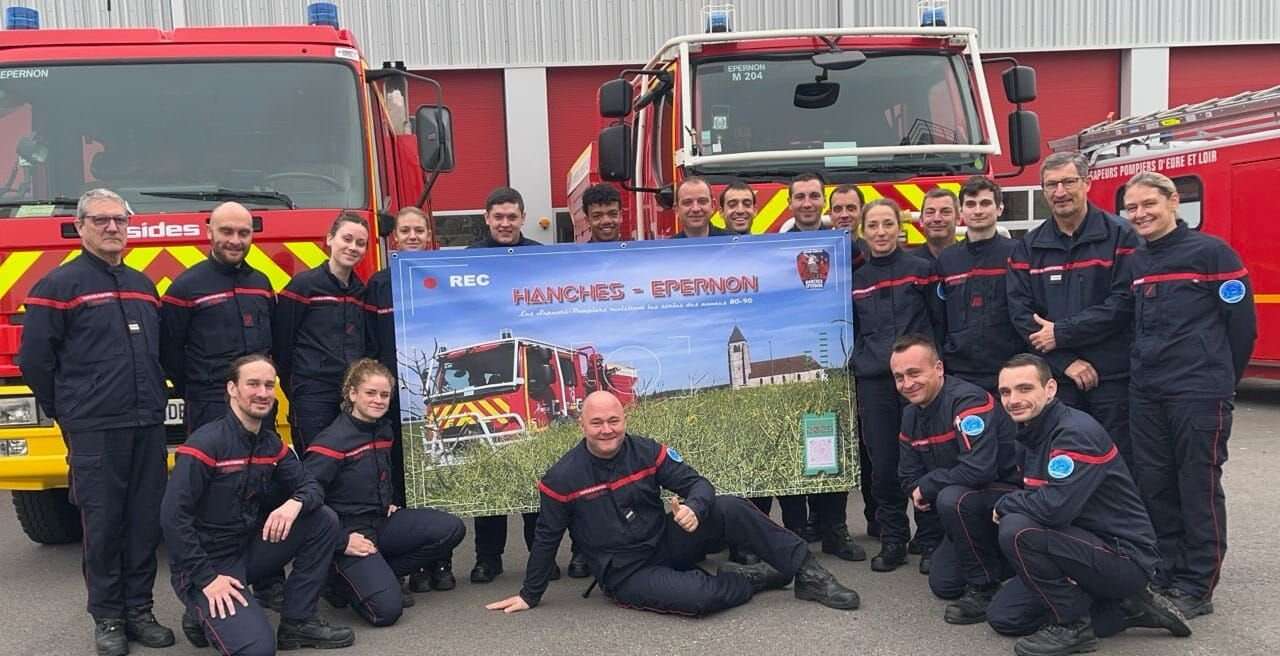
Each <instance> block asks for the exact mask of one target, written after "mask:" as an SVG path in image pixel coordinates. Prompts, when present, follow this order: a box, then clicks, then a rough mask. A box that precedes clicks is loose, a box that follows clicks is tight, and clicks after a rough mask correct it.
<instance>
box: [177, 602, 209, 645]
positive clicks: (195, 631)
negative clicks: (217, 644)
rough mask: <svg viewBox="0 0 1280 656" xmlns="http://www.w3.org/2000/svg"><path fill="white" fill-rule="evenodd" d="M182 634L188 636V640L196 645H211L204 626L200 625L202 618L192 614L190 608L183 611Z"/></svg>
mask: <svg viewBox="0 0 1280 656" xmlns="http://www.w3.org/2000/svg"><path fill="white" fill-rule="evenodd" d="M182 635H185V636H187V642H189V643H191V644H192V645H195V646H196V647H200V648H204V647H208V646H209V638H208V637H207V636H205V634H204V627H203V626H201V625H200V620H197V619H196V616H195V615H192V614H191V610H190V609H188V610H187V611H185V612H183V613H182Z"/></svg>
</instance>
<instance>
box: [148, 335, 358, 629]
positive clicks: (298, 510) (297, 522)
mask: <svg viewBox="0 0 1280 656" xmlns="http://www.w3.org/2000/svg"><path fill="white" fill-rule="evenodd" d="M275 379H276V369H275V367H274V366H272V364H271V360H269V359H268V358H267V356H265V355H260V354H253V355H246V356H244V357H241V358H239V359H237V360H236V361H235V362H233V363H231V365H230V367H229V371H228V374H227V382H226V385H225V389H226V392H227V397H228V401H229V403H230V410H229V412H227V413H225V414H224V415H223V417H222V419H220V420H217V421H214V422H212V423H209V424H205V425H204V426H201V427H200V428H198V429H196V431H195V432H194V433H192V434H191V437H189V438H187V441H186V442H185V443H184V444H183V445H182V446H180V447H178V449H177V452H176V453H175V455H174V465H173V475H172V477H171V479H170V480H169V486H168V488H167V489H166V490H165V492H164V501H163V502H162V504H161V524H162V525H163V527H164V537H165V544H166V545H167V546H168V549H169V564H170V566H169V569H170V571H171V579H172V582H173V590H174V592H175V593H177V595H178V599H179V600H180V601H181V602H182V604H183V606H184V607H185V609H186V610H185V612H184V613H183V616H182V632H183V633H184V634H186V636H187V639H188V640H190V641H191V644H193V645H195V646H197V647H206V646H209V645H210V644H212V645H213V646H214V647H215V648H216V649H217V650H218V651H220V652H221V653H223V654H274V653H275V652H276V648H277V646H278V647H279V648H280V649H282V650H283V649H298V648H302V647H318V648H335V647H346V646H349V645H351V644H352V642H354V640H355V634H354V633H352V631H351V629H349V628H346V627H340V626H330V625H329V624H328V623H326V622H325V621H324V620H322V619H320V617H319V615H318V614H317V605H318V603H319V600H320V587H321V585H323V583H324V580H325V576H326V575H327V572H328V570H329V564H330V563H331V562H332V559H333V555H334V551H335V549H337V546H338V539H339V532H338V518H337V516H336V515H334V513H333V511H332V510H330V509H329V508H327V507H325V506H324V491H323V490H322V489H321V488H320V485H319V484H318V483H316V481H315V479H313V478H311V476H310V475H308V474H307V472H306V470H305V469H303V467H302V463H301V462H300V461H299V460H298V456H296V455H294V453H293V451H291V450H290V449H289V447H288V445H286V444H285V443H284V441H283V440H281V439H280V436H279V435H277V434H276V432H275V430H274V428H273V427H272V426H271V425H270V424H269V423H267V422H266V421H264V420H265V419H266V418H268V417H270V416H271V408H272V407H273V406H274V405H275ZM276 487H279V488H282V489H284V490H285V491H286V493H287V494H288V495H289V497H288V499H287V500H285V501H284V502H283V503H281V504H280V505H279V506H278V507H275V508H274V509H272V507H273V506H275V503H276V502H275V501H274V500H273V499H272V497H273V491H274V488H276ZM269 509H270V513H268V510H269ZM290 561H292V562H293V567H292V569H291V571H290V574H289V578H288V580H287V581H286V582H285V593H284V595H285V599H284V609H283V610H282V611H281V613H280V628H279V631H278V632H276V633H275V635H273V632H272V630H271V624H270V623H269V622H268V621H267V615H266V612H265V611H264V610H263V607H262V606H260V605H259V604H258V601H257V599H256V598H255V597H254V596H253V595H250V594H247V591H246V589H245V586H247V585H249V584H250V583H252V582H254V581H255V580H257V579H259V578H261V577H267V576H273V575H274V574H275V573H276V572H277V571H279V570H281V569H282V568H283V567H284V566H285V564H287V563H289V562H290ZM237 606H238V607H237Z"/></svg>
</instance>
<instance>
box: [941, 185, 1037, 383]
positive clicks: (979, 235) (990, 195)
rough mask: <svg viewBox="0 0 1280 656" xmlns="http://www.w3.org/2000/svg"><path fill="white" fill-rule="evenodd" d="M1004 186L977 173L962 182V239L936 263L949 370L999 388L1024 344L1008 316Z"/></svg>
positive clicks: (1012, 243)
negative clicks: (999, 378) (1006, 365)
mask: <svg viewBox="0 0 1280 656" xmlns="http://www.w3.org/2000/svg"><path fill="white" fill-rule="evenodd" d="M1000 194H1001V192H1000V186H999V185H997V184H996V183H995V182H993V181H992V180H991V179H990V178H986V177H983V176H980V175H975V176H973V177H971V178H969V179H968V180H966V181H965V183H964V186H963V187H961V188H960V215H961V216H962V217H963V218H964V223H965V226H966V227H967V228H968V231H967V232H966V233H965V239H964V242H963V243H961V244H957V245H956V246H955V248H948V249H946V250H944V251H942V253H941V254H940V255H939V256H938V261H937V263H936V264H935V265H934V277H935V278H936V279H937V280H936V282H935V283H934V284H935V285H937V288H936V291H937V295H938V297H939V298H940V299H942V302H943V305H944V306H945V308H944V311H943V312H941V313H939V316H938V318H939V322H940V325H939V326H938V331H939V332H940V333H941V334H942V336H943V337H942V354H941V355H942V361H943V362H945V363H946V364H947V374H948V375H951V376H956V377H958V378H961V379H964V380H967V381H969V382H970V383H973V384H974V385H977V386H978V387H981V388H982V389H985V390H987V391H988V392H990V393H991V394H992V395H993V396H994V395H995V394H996V374H997V373H999V371H1000V364H1001V363H1002V362H1004V361H1005V360H1008V359H1009V358H1011V357H1013V356H1015V355H1017V354H1018V353H1021V352H1022V351H1024V350H1025V349H1026V343H1025V342H1023V341H1022V336H1021V335H1019V334H1018V331H1017V329H1016V328H1014V326H1013V321H1012V320H1010V318H1009V302H1008V292H1007V289H1006V282H1007V279H1008V271H1009V256H1011V255H1012V254H1013V250H1014V248H1015V247H1016V246H1017V242H1016V241H1014V240H1012V239H1010V238H1008V237H1004V236H1002V235H1000V234H999V233H998V232H997V231H996V221H997V220H998V219H999V218H1000V214H1001V213H1002V212H1003V211H1004V204H1003V201H1002V200H1001V198H1002V197H1001V195H1000Z"/></svg>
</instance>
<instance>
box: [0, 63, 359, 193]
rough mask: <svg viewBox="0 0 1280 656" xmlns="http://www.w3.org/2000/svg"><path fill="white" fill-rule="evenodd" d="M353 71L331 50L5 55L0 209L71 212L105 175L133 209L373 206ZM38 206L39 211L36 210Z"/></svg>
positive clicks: (104, 182)
mask: <svg viewBox="0 0 1280 656" xmlns="http://www.w3.org/2000/svg"><path fill="white" fill-rule="evenodd" d="M358 88H359V87H358V86H357V82H356V75H355V71H354V70H353V69H352V68H351V67H350V66H348V65H345V64H342V63H338V62H330V61H288V62H274V61H252V62H250V61H219V62H191V61H185V62H147V63H128V64H117V63H98V64H76V65H33V64H24V65H23V66H22V67H21V68H15V67H12V66H10V67H0V180H3V181H4V186H3V187H2V188H0V204H2V205H3V207H0V216H40V215H49V214H54V213H56V214H72V213H74V211H75V207H74V203H73V204H71V206H70V207H67V206H65V205H64V204H62V203H49V204H48V205H46V206H45V209H43V210H41V209H39V207H40V203H36V202H33V203H31V204H25V205H24V203H23V202H22V201H40V200H53V199H58V198H60V197H61V198H76V197H78V196H79V195H80V194H81V193H83V192H84V191H86V190H88V189H91V188H93V187H108V188H110V189H112V190H114V191H116V192H118V193H120V194H121V195H122V196H124V198H125V199H126V200H127V201H129V204H130V205H131V206H132V207H133V209H134V211H136V212H192V211H207V210H209V209H211V208H212V207H214V206H215V205H217V204H218V201H219V199H220V198H221V197H224V196H226V195H227V194H226V193H222V194H221V196H220V194H219V193H218V192H219V191H220V190H221V191H222V192H227V191H228V190H236V193H237V200H241V202H243V203H244V204H245V205H247V206H249V207H252V208H264V209H278V208H282V207H286V206H287V205H288V202H287V201H285V202H281V201H280V200H278V198H276V197H277V196H279V195H283V196H284V197H286V198H287V199H288V201H291V202H292V203H293V204H294V205H295V206H296V207H299V208H360V207H366V206H367V198H366V197H367V195H368V191H367V189H368V182H367V181H368V172H367V170H366V169H367V164H366V160H367V159H368V158H367V157H366V156H365V153H364V146H363V139H362V131H361V125H362V124H363V122H362V120H361V116H362V113H361V110H360V106H359V101H358V99H357V94H356V92H357V90H358ZM33 208H35V209H34V211H33Z"/></svg>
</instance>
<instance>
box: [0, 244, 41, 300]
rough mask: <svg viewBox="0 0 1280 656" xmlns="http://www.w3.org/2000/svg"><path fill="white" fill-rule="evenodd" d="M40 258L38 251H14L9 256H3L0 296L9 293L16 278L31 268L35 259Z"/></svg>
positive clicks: (0, 265)
mask: <svg viewBox="0 0 1280 656" xmlns="http://www.w3.org/2000/svg"><path fill="white" fill-rule="evenodd" d="M38 259H40V251H14V252H13V253H10V254H9V257H6V258H4V263H2V264H0V296H4V295H5V294H8V293H9V290H10V289H13V285H14V283H16V282H18V278H21V277H22V274H24V273H26V272H27V269H30V268H31V265H32V264H35V263H36V260H38Z"/></svg>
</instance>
